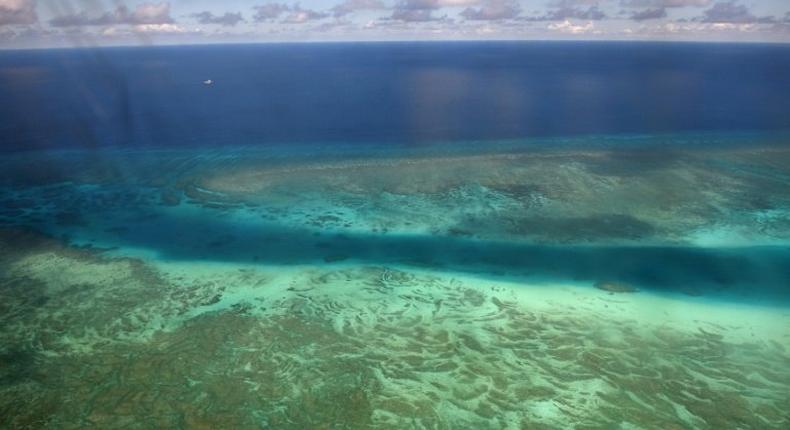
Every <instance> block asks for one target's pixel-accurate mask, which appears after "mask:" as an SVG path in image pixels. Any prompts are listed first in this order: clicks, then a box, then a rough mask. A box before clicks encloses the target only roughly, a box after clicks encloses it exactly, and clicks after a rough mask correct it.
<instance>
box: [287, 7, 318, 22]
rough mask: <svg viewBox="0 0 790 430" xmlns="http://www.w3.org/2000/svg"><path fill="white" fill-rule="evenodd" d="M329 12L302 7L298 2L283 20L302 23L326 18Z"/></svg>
mask: <svg viewBox="0 0 790 430" xmlns="http://www.w3.org/2000/svg"><path fill="white" fill-rule="evenodd" d="M328 16H329V14H328V13H326V12H318V11H314V10H312V9H302V8H301V7H300V6H299V5H298V4H297V5H296V6H294V7H292V8H291V11H290V13H289V14H288V16H286V17H285V19H284V20H283V22H285V23H289V24H302V23H305V22H308V21H315V20H318V19H324V18H326V17H328Z"/></svg>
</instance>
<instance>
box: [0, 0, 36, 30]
mask: <svg viewBox="0 0 790 430" xmlns="http://www.w3.org/2000/svg"><path fill="white" fill-rule="evenodd" d="M36 22H38V17H37V16H36V2H35V0H0V25H18V24H34V23H36Z"/></svg>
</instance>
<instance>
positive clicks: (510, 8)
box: [461, 0, 521, 21]
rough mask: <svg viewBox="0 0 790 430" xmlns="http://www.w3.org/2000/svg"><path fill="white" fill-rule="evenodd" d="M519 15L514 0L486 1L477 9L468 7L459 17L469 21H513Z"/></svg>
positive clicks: (518, 8) (517, 5)
mask: <svg viewBox="0 0 790 430" xmlns="http://www.w3.org/2000/svg"><path fill="white" fill-rule="evenodd" d="M519 13H521V6H519V4H518V3H517V2H516V1H515V0H486V1H484V2H483V5H482V6H481V7H479V8H471V7H468V8H466V9H464V10H463V11H462V12H461V16H462V17H464V18H466V19H468V20H470V21H474V20H477V21H498V20H503V19H513V18H515V17H516V16H518V14H519Z"/></svg>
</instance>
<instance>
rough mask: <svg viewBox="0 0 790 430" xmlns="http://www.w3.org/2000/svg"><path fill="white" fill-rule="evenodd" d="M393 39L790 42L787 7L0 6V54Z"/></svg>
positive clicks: (462, 0) (181, 1) (527, 1)
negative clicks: (54, 49) (72, 48)
mask: <svg viewBox="0 0 790 430" xmlns="http://www.w3.org/2000/svg"><path fill="white" fill-rule="evenodd" d="M398 40H407V41H408V40H655V41H721V42H723V41H742V42H782V43H788V42H790V0H302V1H291V0H270V1H264V0H247V1H242V0H224V1H216V0H171V1H120V0H0V49H9V48H48V47H69V46H114V45H172V44H204V43H250V42H251V43H256V42H299V41H309V42H324V41H327V42H329V41H398Z"/></svg>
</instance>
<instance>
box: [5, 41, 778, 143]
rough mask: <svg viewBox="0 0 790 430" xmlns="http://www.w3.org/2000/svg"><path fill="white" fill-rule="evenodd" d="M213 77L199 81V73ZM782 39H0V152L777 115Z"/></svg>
mask: <svg viewBox="0 0 790 430" xmlns="http://www.w3.org/2000/svg"><path fill="white" fill-rule="evenodd" d="M207 79H211V80H213V82H214V83H213V85H210V86H209V85H204V84H203V83H202V82H203V81H204V80H207ZM788 94H790V47H788V46H786V45H756V44H717V45H712V44H694V43H615V42H609V43H594V42H583V43H582V42H485V43H482V42H477V43H357V44H324V43H321V44H272V45H224V46H181V47H130V48H112V49H75V50H69V49H64V50H46V51H5V52H0V100H2V101H3V103H2V105H0V145H1V146H2V147H3V148H4V149H23V148H25V149H28V148H38V147H64V146H76V147H95V146H107V145H124V146H138V145H156V146H175V145H178V146H182V145H195V144H206V145H212V146H216V145H223V144H234V145H237V144H266V143H272V142H277V143H282V142H313V143H315V142H323V143H326V142H343V143H348V142H357V141H364V142H371V141H375V142H383V141H387V142H393V143H397V144H404V145H410V144H415V143H419V142H435V141H454V140H496V139H507V138H525V137H539V136H573V135H590V134H621V133H632V134H633V133H677V132H683V131H696V132H700V131H706V132H707V131H717V132H721V131H766V130H768V131H773V130H786V129H788V128H790V109H788V104H787V95H788Z"/></svg>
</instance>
